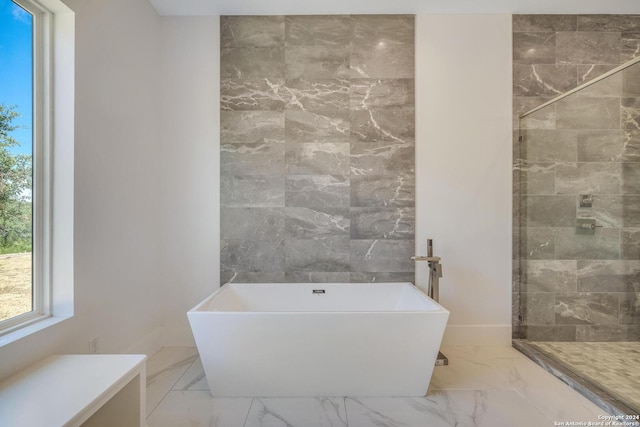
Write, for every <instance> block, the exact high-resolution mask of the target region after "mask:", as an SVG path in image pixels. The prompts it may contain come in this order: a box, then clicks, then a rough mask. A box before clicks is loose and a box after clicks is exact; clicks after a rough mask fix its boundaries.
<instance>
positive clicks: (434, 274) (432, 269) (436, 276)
mask: <svg viewBox="0 0 640 427" xmlns="http://www.w3.org/2000/svg"><path fill="white" fill-rule="evenodd" d="M411 259H412V260H413V261H427V263H428V265H429V285H428V287H427V295H429V297H431V298H432V299H433V300H434V301H435V302H439V299H440V278H441V277H442V264H441V263H440V257H438V256H433V239H427V256H419V255H416V256H412V257H411ZM448 364H449V359H447V356H445V355H444V354H442V352H441V351H439V352H438V359H437V360H436V366H443V365H448Z"/></svg>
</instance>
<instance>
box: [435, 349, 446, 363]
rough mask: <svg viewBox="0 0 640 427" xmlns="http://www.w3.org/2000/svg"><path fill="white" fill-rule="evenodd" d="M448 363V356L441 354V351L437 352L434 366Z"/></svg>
mask: <svg viewBox="0 0 640 427" xmlns="http://www.w3.org/2000/svg"><path fill="white" fill-rule="evenodd" d="M448 364H449V358H447V356H445V355H444V354H442V352H441V351H439V352H438V358H437V359H436V366H447V365H448Z"/></svg>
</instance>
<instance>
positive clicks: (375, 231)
mask: <svg viewBox="0 0 640 427" xmlns="http://www.w3.org/2000/svg"><path fill="white" fill-rule="evenodd" d="M350 218H351V238H352V239H410V240H412V239H413V238H414V235H415V209H414V208H412V207H411V208H351V210H350Z"/></svg>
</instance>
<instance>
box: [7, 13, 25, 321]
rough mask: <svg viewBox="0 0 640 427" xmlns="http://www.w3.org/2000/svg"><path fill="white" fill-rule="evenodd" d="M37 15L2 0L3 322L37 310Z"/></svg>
mask: <svg viewBox="0 0 640 427" xmlns="http://www.w3.org/2000/svg"><path fill="white" fill-rule="evenodd" d="M32 146H33V16H32V15H31V14H30V13H29V12H27V11H26V10H25V9H23V8H22V7H20V6H19V5H17V4H16V3H14V2H12V1H11V0H0V321H3V320H6V319H10V318H12V317H15V316H18V315H20V314H23V313H27V312H30V311H32V310H33V302H32V300H33V284H32V282H33V279H32V276H33V275H32V270H33V268H32V246H33V243H32V241H33V233H32V223H33V221H32V216H33V215H32V163H33V162H32V153H33V149H32Z"/></svg>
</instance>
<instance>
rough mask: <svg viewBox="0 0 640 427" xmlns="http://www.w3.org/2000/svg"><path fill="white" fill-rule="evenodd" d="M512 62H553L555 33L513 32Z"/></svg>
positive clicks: (554, 57)
mask: <svg viewBox="0 0 640 427" xmlns="http://www.w3.org/2000/svg"><path fill="white" fill-rule="evenodd" d="M513 62H515V63H518V64H555V63H556V33H555V32H522V33H514V34H513Z"/></svg>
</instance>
